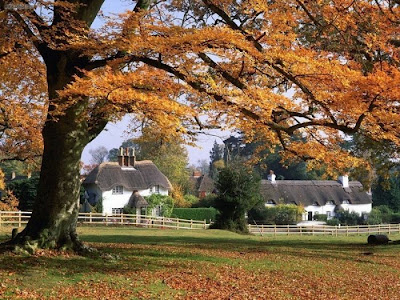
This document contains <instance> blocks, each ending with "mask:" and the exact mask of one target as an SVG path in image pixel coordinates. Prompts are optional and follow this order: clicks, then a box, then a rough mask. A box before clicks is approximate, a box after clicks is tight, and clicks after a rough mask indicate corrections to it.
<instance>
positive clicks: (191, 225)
mask: <svg viewBox="0 0 400 300" xmlns="http://www.w3.org/2000/svg"><path fill="white" fill-rule="evenodd" d="M190 229H193V220H192V219H190Z"/></svg>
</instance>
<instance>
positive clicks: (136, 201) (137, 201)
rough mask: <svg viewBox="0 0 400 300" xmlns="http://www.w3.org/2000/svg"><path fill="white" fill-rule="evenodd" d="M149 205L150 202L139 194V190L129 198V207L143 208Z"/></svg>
mask: <svg viewBox="0 0 400 300" xmlns="http://www.w3.org/2000/svg"><path fill="white" fill-rule="evenodd" d="M144 206H149V203H147V201H146V200H145V199H144V198H143V197H142V196H141V195H140V194H139V192H133V193H132V195H131V197H130V198H129V202H128V207H132V208H133V207H135V208H141V207H144Z"/></svg>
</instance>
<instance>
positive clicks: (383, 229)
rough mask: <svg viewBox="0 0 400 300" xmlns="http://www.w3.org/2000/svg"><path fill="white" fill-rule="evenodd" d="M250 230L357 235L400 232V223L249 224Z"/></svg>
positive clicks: (272, 232)
mask: <svg viewBox="0 0 400 300" xmlns="http://www.w3.org/2000/svg"><path fill="white" fill-rule="evenodd" d="M249 231H250V232H251V233H254V234H259V235H333V236H338V235H346V236H349V235H357V234H376V233H378V234H392V233H400V224H380V225H359V226H328V225H315V226H297V225H249Z"/></svg>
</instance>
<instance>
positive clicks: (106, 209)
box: [102, 186, 168, 215]
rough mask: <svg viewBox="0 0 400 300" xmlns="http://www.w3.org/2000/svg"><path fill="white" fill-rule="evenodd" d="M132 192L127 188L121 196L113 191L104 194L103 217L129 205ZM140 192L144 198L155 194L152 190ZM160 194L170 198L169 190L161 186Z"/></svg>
mask: <svg viewBox="0 0 400 300" xmlns="http://www.w3.org/2000/svg"><path fill="white" fill-rule="evenodd" d="M132 192H133V191H132V190H127V189H125V188H124V193H123V194H121V195H118V194H116V195H113V193H112V190H110V191H105V192H103V195H102V197H103V215H111V214H112V209H113V208H123V207H124V206H125V205H127V204H128V202H129V198H130V197H131V195H132ZM138 192H139V194H140V195H141V196H143V197H146V196H150V195H152V194H153V192H151V189H146V190H139V191H138ZM160 194H161V195H165V196H168V190H167V189H165V188H163V187H161V186H160ZM139 212H140V210H139Z"/></svg>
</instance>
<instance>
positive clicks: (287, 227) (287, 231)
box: [287, 224, 289, 235]
mask: <svg viewBox="0 0 400 300" xmlns="http://www.w3.org/2000/svg"><path fill="white" fill-rule="evenodd" d="M287 235H289V224H288V225H287Z"/></svg>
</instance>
